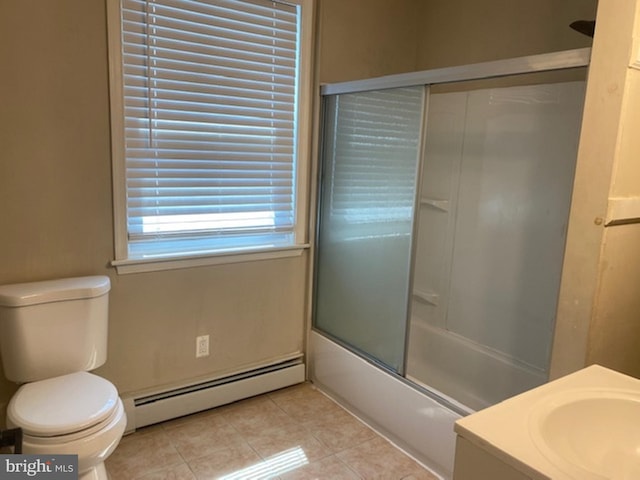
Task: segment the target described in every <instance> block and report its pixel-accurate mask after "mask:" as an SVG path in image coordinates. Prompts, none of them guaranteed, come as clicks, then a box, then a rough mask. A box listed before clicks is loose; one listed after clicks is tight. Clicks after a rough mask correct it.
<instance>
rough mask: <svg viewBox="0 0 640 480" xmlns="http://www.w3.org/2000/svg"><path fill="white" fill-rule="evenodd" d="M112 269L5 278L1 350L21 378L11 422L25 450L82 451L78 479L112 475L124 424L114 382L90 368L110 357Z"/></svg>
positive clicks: (8, 368)
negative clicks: (108, 463) (110, 460)
mask: <svg viewBox="0 0 640 480" xmlns="http://www.w3.org/2000/svg"><path fill="white" fill-rule="evenodd" d="M109 288H110V283H109V278H108V277H102V276H95V277H81V278H71V279H62V280H50V281H45V282H35V283H28V284H16V285H5V286H0V353H1V356H2V362H3V367H4V372H5V376H6V377H7V379H9V380H12V381H15V382H17V383H19V384H21V386H20V388H18V391H17V392H16V393H15V394H14V396H13V397H12V398H11V400H10V402H9V405H8V407H7V425H8V426H9V427H10V428H16V427H20V428H21V429H22V432H23V441H22V452H23V453H24V454H41V455H77V456H78V478H79V480H107V479H108V478H109V476H108V474H107V471H106V468H105V466H104V461H105V460H106V458H107V457H108V456H109V455H111V453H112V452H113V451H114V450H115V448H116V447H117V445H118V443H119V442H120V439H121V438H122V435H123V433H124V430H125V426H126V415H125V412H124V408H123V405H122V401H121V400H120V398H119V396H118V391H117V389H116V387H115V386H114V385H113V384H112V383H111V382H109V381H108V380H106V379H104V378H102V377H99V376H97V375H94V374H92V373H89V371H90V370H93V369H95V368H97V367H99V366H100V365H102V364H104V363H105V361H106V340H107V307H108V301H107V292H108V291H109Z"/></svg>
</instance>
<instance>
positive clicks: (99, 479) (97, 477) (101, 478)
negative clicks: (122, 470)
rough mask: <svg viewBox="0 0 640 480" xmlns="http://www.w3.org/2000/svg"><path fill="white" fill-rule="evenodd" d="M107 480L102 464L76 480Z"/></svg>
mask: <svg viewBox="0 0 640 480" xmlns="http://www.w3.org/2000/svg"><path fill="white" fill-rule="evenodd" d="M109 478H110V477H109V474H108V473H107V469H106V467H105V466H104V463H100V464H98V465H96V466H95V467H93V468H91V469H89V470H87V471H86V472H84V473H83V474H82V475H80V476H79V477H78V480H109Z"/></svg>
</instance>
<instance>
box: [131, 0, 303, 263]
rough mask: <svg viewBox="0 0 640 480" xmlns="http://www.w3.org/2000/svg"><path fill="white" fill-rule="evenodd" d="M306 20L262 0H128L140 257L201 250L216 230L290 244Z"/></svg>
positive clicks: (134, 219)
mask: <svg viewBox="0 0 640 480" xmlns="http://www.w3.org/2000/svg"><path fill="white" fill-rule="evenodd" d="M298 20H299V19H298V11H297V7H295V6H292V5H287V4H283V3H277V2H270V1H262V0H252V1H243V0H212V1H207V2H204V1H198V0H148V1H146V0H124V1H123V7H122V22H121V26H122V39H123V43H122V49H123V50H122V57H123V80H124V108H125V149H126V176H127V216H128V230H129V239H130V247H131V249H133V250H134V251H135V252H138V254H140V255H145V254H147V253H149V252H151V254H153V252H161V251H162V252H165V250H166V248H169V247H166V248H165V247H163V246H159V243H158V242H160V243H162V242H164V241H165V240H166V241H167V242H169V243H170V244H171V245H173V246H172V247H171V248H175V246H176V245H191V247H185V248H195V247H194V246H195V245H197V248H198V249H200V248H203V245H205V244H204V243H203V242H204V241H206V237H207V236H211V235H214V237H215V238H216V239H219V238H221V237H224V236H227V237H228V238H232V239H234V241H238V242H239V243H238V244H241V245H243V246H245V247H246V246H247V245H249V246H250V245H251V242H252V241H257V242H262V243H263V242H264V241H265V238H267V237H264V234H265V232H272V233H273V235H275V236H277V239H284V238H286V239H288V241H290V240H291V238H292V232H293V227H294V218H295V215H294V212H295V191H296V188H295V129H296V127H295V122H296V111H297V82H298V80H297V68H298V66H297V58H298V45H297V42H298V37H299V32H298ZM258 233H259V235H258ZM242 235H248V236H247V237H246V239H245V240H239V238H240V236H242ZM176 238H180V239H181V240H180V242H177V243H175V239H176ZM212 238H213V237H212ZM243 238H244V237H243ZM275 238H276V237H274V239H275ZM189 239H191V240H189ZM251 239H254V240H251ZM278 241H281V240H278ZM262 243H261V244H262ZM180 248H181V247H180ZM165 253H166V252H165Z"/></svg>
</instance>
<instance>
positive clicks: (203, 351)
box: [196, 335, 209, 358]
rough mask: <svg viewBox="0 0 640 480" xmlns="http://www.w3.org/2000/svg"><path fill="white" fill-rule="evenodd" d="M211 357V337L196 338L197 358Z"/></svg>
mask: <svg viewBox="0 0 640 480" xmlns="http://www.w3.org/2000/svg"><path fill="white" fill-rule="evenodd" d="M208 356H209V335H201V336H199V337H196V358H200V357H208Z"/></svg>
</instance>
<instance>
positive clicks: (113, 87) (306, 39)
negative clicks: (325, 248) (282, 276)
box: [107, 0, 315, 274]
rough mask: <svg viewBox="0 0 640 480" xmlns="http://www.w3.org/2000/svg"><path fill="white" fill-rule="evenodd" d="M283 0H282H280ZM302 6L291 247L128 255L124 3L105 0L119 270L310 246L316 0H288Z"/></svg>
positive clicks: (221, 260) (290, 252)
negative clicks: (138, 256) (293, 221)
mask: <svg viewBox="0 0 640 480" xmlns="http://www.w3.org/2000/svg"><path fill="white" fill-rule="evenodd" d="M278 1H280V0H278ZM282 3H288V4H290V5H295V6H298V7H299V8H300V17H299V18H300V20H299V22H300V25H299V28H300V43H299V46H298V62H299V94H298V123H297V125H296V127H297V139H296V151H297V158H296V162H295V165H296V168H295V206H294V208H295V226H294V229H293V234H294V242H293V244H291V245H287V246H276V247H266V248H255V249H245V248H243V249H238V250H225V251H223V252H220V251H219V252H216V251H212V252H207V253H204V254H203V253H198V254H184V253H176V254H175V255H163V256H162V257H152V258H130V257H129V241H128V231H127V230H128V229H127V186H126V154H125V133H124V97H123V94H124V82H123V68H122V29H121V2H120V0H107V33H108V58H109V93H110V114H111V158H112V162H111V163H112V191H113V217H114V218H113V229H114V254H115V258H114V260H112V261H111V265H112V266H113V267H115V268H116V270H117V272H118V273H119V274H128V273H140V272H150V271H161V270H171V269H178V268H189V267H198V266H204V265H217V264H226V263H237V262H246V261H257V260H268V259H274V258H283V257H293V256H299V255H301V254H302V252H303V251H304V250H305V249H307V248H309V243H308V242H309V232H308V227H307V226H308V224H309V201H310V191H309V179H310V174H311V144H312V130H311V126H312V116H313V95H312V87H313V38H314V34H313V27H314V11H315V0H286V1H284V2H282Z"/></svg>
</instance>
